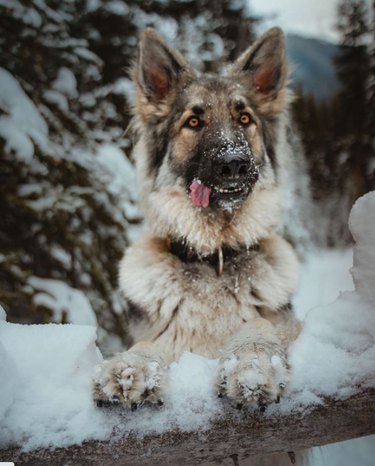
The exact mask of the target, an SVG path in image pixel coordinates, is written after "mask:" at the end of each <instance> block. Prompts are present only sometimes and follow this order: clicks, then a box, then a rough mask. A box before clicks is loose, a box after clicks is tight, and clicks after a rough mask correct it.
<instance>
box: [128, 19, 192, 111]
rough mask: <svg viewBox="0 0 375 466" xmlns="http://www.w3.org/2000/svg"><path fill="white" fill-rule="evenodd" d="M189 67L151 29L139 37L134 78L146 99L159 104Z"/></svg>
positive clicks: (179, 55) (177, 53) (180, 56)
mask: <svg viewBox="0 0 375 466" xmlns="http://www.w3.org/2000/svg"><path fill="white" fill-rule="evenodd" d="M188 70H189V67H188V65H187V63H186V62H185V60H184V59H183V57H182V55H181V54H180V53H179V52H177V50H174V49H172V48H171V47H169V46H168V45H167V44H166V43H165V42H164V41H163V39H162V38H161V37H160V35H159V34H158V33H157V32H156V31H155V30H154V29H152V28H147V29H145V30H144V32H143V33H142V36H141V40H140V44H139V52H138V61H137V64H136V70H135V78H136V81H137V83H138V85H139V87H140V90H141V91H142V93H143V94H144V95H145V96H146V98H147V99H148V100H149V101H151V102H153V103H159V102H161V101H162V100H164V99H165V98H166V97H167V96H168V95H169V93H170V92H171V90H172V87H173V85H174V83H175V82H176V80H177V79H178V77H179V75H181V74H182V73H183V72H184V71H188Z"/></svg>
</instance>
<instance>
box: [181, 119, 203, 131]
mask: <svg viewBox="0 0 375 466" xmlns="http://www.w3.org/2000/svg"><path fill="white" fill-rule="evenodd" d="M185 126H186V127H187V128H191V129H200V128H202V126H203V121H202V120H200V119H199V118H198V117H196V116H191V117H190V118H188V119H187V121H186V123H185Z"/></svg>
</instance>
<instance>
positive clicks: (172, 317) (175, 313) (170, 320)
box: [152, 299, 183, 341]
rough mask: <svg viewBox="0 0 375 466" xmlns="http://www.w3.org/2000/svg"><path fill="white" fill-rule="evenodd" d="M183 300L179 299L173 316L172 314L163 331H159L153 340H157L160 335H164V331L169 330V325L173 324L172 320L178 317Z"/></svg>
mask: <svg viewBox="0 0 375 466" xmlns="http://www.w3.org/2000/svg"><path fill="white" fill-rule="evenodd" d="M182 302H183V299H181V300H180V301H179V303H178V304H177V306H176V307H175V308H174V309H173V311H172V316H171V318H170V319H169V321H168V323H167V325H166V326H165V327H164V328H163V330H162V331H161V332H159V333H158V334H157V335H156V337H155V338H153V340H152V341H156V340H157V339H158V338H160V337H161V336H162V335H163V333H165V332H166V331H167V330H168V328H169V326H170V325H171V323H172V321H173V320H174V319H175V317H176V315H177V312H178V309H179V307H180V306H181V303H182Z"/></svg>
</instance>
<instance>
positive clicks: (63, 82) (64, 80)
mask: <svg viewBox="0 0 375 466" xmlns="http://www.w3.org/2000/svg"><path fill="white" fill-rule="evenodd" d="M52 87H53V89H54V90H55V91H58V92H59V93H61V94H64V95H65V96H66V97H68V98H71V99H75V98H77V97H78V91H77V80H76V77H75V76H74V74H73V72H72V71H71V70H70V69H69V68H65V67H62V68H60V69H59V71H58V73H57V78H56V79H55V81H54V82H53V83H52Z"/></svg>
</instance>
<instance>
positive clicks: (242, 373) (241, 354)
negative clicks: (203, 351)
mask: <svg viewBox="0 0 375 466" xmlns="http://www.w3.org/2000/svg"><path fill="white" fill-rule="evenodd" d="M288 339H289V338H287V339H285V335H284V328H281V327H279V328H278V326H275V325H273V324H272V323H271V322H269V321H268V320H266V319H263V318H261V317H259V318H256V319H253V320H252V321H250V322H248V323H247V324H246V325H244V326H243V327H242V328H241V330H240V331H239V332H238V333H237V334H236V335H234V336H233V337H232V339H231V340H230V341H229V343H228V344H227V346H226V347H225V348H224V350H223V351H222V353H221V358H220V364H219V372H218V378H217V386H218V394H219V396H227V397H228V398H230V399H231V400H233V401H234V402H235V403H236V404H237V406H238V407H240V406H243V405H255V406H259V408H260V409H261V410H262V411H264V410H265V408H266V406H267V405H268V404H269V403H272V402H276V403H278V402H279V400H280V396H281V395H282V393H283V391H284V390H285V387H286V386H287V384H288V381H289V367H288V362H287V355H286V346H287V344H286V343H287V342H286V340H288Z"/></svg>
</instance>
